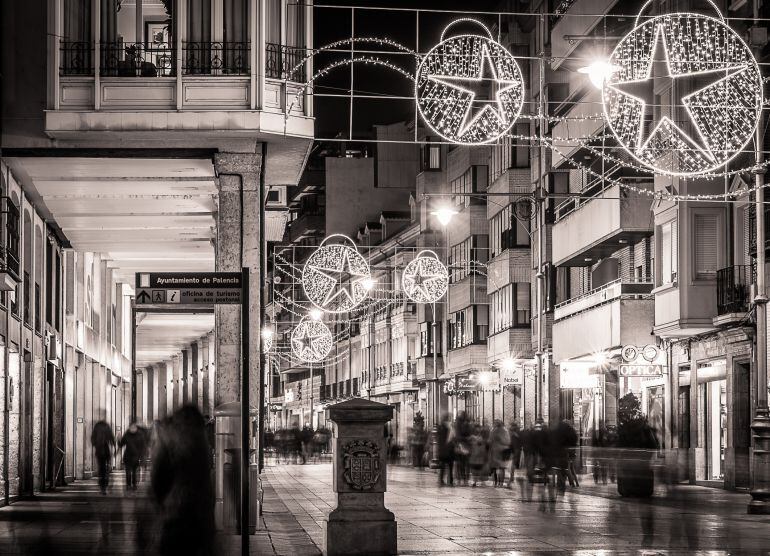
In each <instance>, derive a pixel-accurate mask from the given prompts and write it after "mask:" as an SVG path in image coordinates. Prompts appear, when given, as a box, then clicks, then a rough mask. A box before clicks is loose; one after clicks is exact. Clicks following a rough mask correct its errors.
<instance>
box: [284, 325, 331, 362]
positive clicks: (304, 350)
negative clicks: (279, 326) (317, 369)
mask: <svg viewBox="0 0 770 556" xmlns="http://www.w3.org/2000/svg"><path fill="white" fill-rule="evenodd" d="M333 345H334V340H333V339H332V333H331V331H330V330H329V327H328V326H326V325H325V324H324V323H323V321H320V320H313V319H309V318H307V317H302V319H301V320H300V321H299V324H297V326H296V327H295V328H294V330H292V332H291V349H292V351H293V352H294V356H295V357H296V358H297V359H299V360H301V361H304V362H306V363H318V362H320V361H323V360H324V359H325V358H326V356H327V355H329V352H330V351H331V350H332V346H333Z"/></svg>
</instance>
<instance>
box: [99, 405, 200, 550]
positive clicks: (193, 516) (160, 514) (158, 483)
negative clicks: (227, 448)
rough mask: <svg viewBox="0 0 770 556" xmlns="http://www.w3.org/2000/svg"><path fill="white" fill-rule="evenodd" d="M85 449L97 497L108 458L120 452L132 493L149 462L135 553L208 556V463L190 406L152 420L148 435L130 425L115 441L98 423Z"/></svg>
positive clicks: (102, 423)
mask: <svg viewBox="0 0 770 556" xmlns="http://www.w3.org/2000/svg"><path fill="white" fill-rule="evenodd" d="M91 444H92V445H93V449H94V456H95V458H96V460H97V466H98V473H99V488H100V491H101V493H102V494H106V493H107V490H108V487H109V474H110V471H111V465H110V464H111V462H112V458H113V456H115V457H117V456H118V455H119V452H120V451H122V458H123V465H124V467H125V472H126V491H127V492H128V491H134V490H137V487H138V484H139V481H140V480H141V477H140V473H139V470H140V466H141V465H142V464H143V463H147V461H148V459H149V460H150V464H151V470H150V488H149V496H148V500H147V504H148V506H147V507H145V511H142V512H138V514H137V527H136V535H137V538H136V542H137V548H138V549H140V551H141V553H148V552H150V551H152V550H155V549H157V552H158V553H160V554H162V555H169V556H170V555H182V554H184V555H188V554H198V555H209V554H214V552H215V551H214V548H215V547H214V534H215V527H214V485H213V479H212V477H213V475H212V460H211V453H210V446H209V439H208V438H207V429H206V423H205V420H204V418H203V415H202V414H201V412H200V411H199V410H198V409H197V408H196V407H193V406H184V407H182V408H180V409H179V410H177V411H176V412H175V413H174V414H173V415H171V416H169V417H166V418H165V419H164V420H163V421H156V422H155V423H154V424H153V427H152V430H150V429H146V428H143V427H140V426H139V425H138V424H137V423H132V424H131V425H130V426H129V428H128V430H127V431H126V432H125V433H124V434H123V435H122V436H121V437H120V438H119V439H118V440H117V441H116V439H115V435H114V433H113V431H112V428H111V427H110V425H109V424H108V423H107V422H106V421H99V422H98V423H96V424H95V425H94V428H93V431H92V434H91ZM151 549H152V550H151ZM145 551H146V552H145Z"/></svg>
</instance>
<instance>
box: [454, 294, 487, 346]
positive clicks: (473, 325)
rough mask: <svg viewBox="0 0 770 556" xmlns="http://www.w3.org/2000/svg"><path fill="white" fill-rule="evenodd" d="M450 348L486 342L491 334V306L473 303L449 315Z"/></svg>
mask: <svg viewBox="0 0 770 556" xmlns="http://www.w3.org/2000/svg"><path fill="white" fill-rule="evenodd" d="M447 329H448V331H449V345H448V348H449V349H458V348H461V347H465V346H469V345H471V344H481V343H484V342H486V340H487V336H488V335H489V307H488V306H486V305H473V306H471V307H466V308H465V309H462V310H460V311H457V312H455V313H451V314H450V315H449V321H448V322H447Z"/></svg>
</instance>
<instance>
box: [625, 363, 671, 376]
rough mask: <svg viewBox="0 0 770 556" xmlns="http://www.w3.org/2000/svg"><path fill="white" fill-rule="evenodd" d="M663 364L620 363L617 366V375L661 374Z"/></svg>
mask: <svg viewBox="0 0 770 556" xmlns="http://www.w3.org/2000/svg"><path fill="white" fill-rule="evenodd" d="M662 375H663V365H629V364H621V365H620V366H619V367H618V376H623V377H628V376H646V377H649V376H662Z"/></svg>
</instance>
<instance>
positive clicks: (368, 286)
mask: <svg viewBox="0 0 770 556" xmlns="http://www.w3.org/2000/svg"><path fill="white" fill-rule="evenodd" d="M376 283H377V282H376V281H375V280H374V278H364V280H363V281H362V282H361V285H362V286H363V287H364V289H365V290H366V291H371V290H372V288H374V285H375V284H376Z"/></svg>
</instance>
